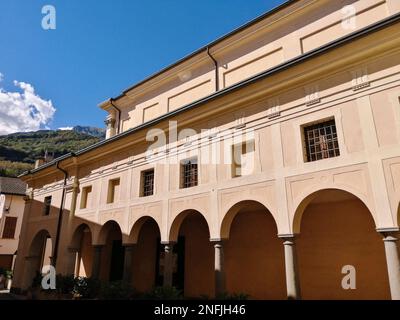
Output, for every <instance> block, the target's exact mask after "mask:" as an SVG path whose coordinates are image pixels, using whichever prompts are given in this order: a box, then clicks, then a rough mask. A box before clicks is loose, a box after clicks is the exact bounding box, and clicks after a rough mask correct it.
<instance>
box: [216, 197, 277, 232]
mask: <svg viewBox="0 0 400 320" xmlns="http://www.w3.org/2000/svg"><path fill="white" fill-rule="evenodd" d="M246 204H247V205H252V206H254V205H257V206H260V207H263V209H265V210H267V211H268V213H269V214H271V216H272V218H273V220H274V222H275V225H276V227H277V223H276V220H275V217H274V216H273V215H272V213H271V211H270V210H268V208H267V207H266V206H265V205H264V204H263V203H261V202H259V201H256V200H242V201H239V202H237V203H235V204H234V205H233V206H232V207H231V208H230V209H229V210H228V211H227V212H226V213H225V215H224V217H223V219H222V221H221V227H220V236H221V239H229V234H230V230H231V225H232V222H233V220H234V219H235V217H236V215H237V214H238V213H239V211H240V210H241V209H242V208H244V206H245V205H246Z"/></svg>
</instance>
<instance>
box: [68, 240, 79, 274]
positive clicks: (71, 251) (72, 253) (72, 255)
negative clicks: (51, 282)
mask: <svg viewBox="0 0 400 320" xmlns="http://www.w3.org/2000/svg"><path fill="white" fill-rule="evenodd" d="M78 251H79V249H78V248H72V247H69V248H68V255H69V256H68V260H67V261H68V262H67V263H68V265H67V266H66V272H67V274H69V275H76V276H77V274H76V269H77V268H76V267H77V263H76V255H77V253H78Z"/></svg>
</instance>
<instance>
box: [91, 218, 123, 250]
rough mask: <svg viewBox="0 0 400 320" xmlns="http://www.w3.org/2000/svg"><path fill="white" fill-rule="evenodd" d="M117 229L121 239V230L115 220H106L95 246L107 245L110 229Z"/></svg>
mask: <svg viewBox="0 0 400 320" xmlns="http://www.w3.org/2000/svg"><path fill="white" fill-rule="evenodd" d="M115 228H116V229H118V230H119V232H120V233H121V237H122V228H121V227H120V225H119V224H118V222H116V221H115V220H108V221H107V222H106V223H105V224H103V226H102V227H101V229H100V231H99V234H98V237H97V244H99V245H105V244H106V243H107V236H108V234H109V232H110V231H111V230H112V229H115Z"/></svg>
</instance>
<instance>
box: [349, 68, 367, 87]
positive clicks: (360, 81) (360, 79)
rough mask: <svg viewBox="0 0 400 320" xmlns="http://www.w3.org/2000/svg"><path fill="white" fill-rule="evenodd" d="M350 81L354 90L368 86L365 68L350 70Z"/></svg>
mask: <svg viewBox="0 0 400 320" xmlns="http://www.w3.org/2000/svg"><path fill="white" fill-rule="evenodd" d="M351 75H352V81H351V85H352V87H353V90H354V91H357V90H360V89H363V88H366V87H369V86H370V82H369V77H368V71H367V68H366V67H365V68H362V69H358V70H354V71H352V72H351Z"/></svg>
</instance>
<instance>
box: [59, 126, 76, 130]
mask: <svg viewBox="0 0 400 320" xmlns="http://www.w3.org/2000/svg"><path fill="white" fill-rule="evenodd" d="M72 129H74V127H61V128H58V130H62V131H70V130H72Z"/></svg>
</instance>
